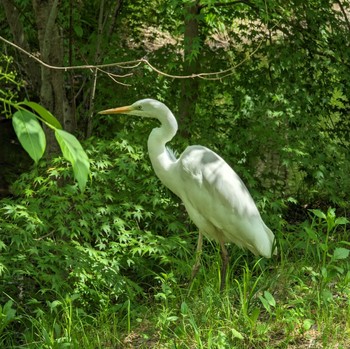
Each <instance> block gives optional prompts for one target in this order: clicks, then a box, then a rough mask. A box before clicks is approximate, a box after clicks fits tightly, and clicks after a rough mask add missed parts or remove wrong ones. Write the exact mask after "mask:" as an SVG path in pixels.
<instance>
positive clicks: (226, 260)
mask: <svg viewBox="0 0 350 349" xmlns="http://www.w3.org/2000/svg"><path fill="white" fill-rule="evenodd" d="M220 247H221V251H220V252H221V259H222V265H221V284H220V291H223V289H224V288H225V285H226V271H227V265H228V263H229V255H228V252H227V249H226V247H225V243H224V242H222V241H220Z"/></svg>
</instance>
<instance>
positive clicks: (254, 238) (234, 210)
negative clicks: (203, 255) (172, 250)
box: [100, 99, 276, 288]
mask: <svg viewBox="0 0 350 349" xmlns="http://www.w3.org/2000/svg"><path fill="white" fill-rule="evenodd" d="M116 113H123V114H131V115H138V116H142V117H149V118H156V119H158V120H159V121H160V123H161V126H160V127H157V128H154V129H153V130H152V132H151V133H150V136H149V138H148V152H149V156H150V159H151V162H152V166H153V168H154V171H155V173H156V175H157V176H158V177H159V179H160V180H161V181H162V183H163V184H164V185H165V186H167V187H168V188H169V189H170V190H171V191H173V192H174V193H175V194H176V195H177V196H179V197H180V198H181V200H182V201H183V203H184V205H185V207H186V210H187V212H188V214H189V216H190V217H191V219H192V220H193V222H194V223H195V224H196V226H197V227H198V229H199V239H198V247H197V256H198V258H197V261H196V264H195V266H194V269H193V273H192V277H194V275H195V273H196V272H197V270H198V268H199V255H200V252H201V248H202V235H201V234H204V235H205V236H206V237H208V238H209V239H214V240H215V241H217V242H218V243H219V244H220V246H221V251H222V258H223V264H222V270H221V287H222V288H223V287H224V284H225V273H226V267H227V263H228V255H227V251H226V248H225V243H227V242H232V243H235V244H236V245H237V246H239V247H242V248H247V249H249V250H250V251H251V252H252V253H254V254H255V255H261V256H264V257H267V258H270V257H271V255H272V253H273V252H274V253H276V250H274V251H273V248H274V234H273V233H272V232H271V230H270V229H269V228H268V227H267V226H266V225H265V223H264V221H263V220H262V218H261V216H260V213H259V211H258V209H257V207H256V205H255V203H254V200H253V199H252V197H251V195H250V193H249V191H248V189H247V188H246V186H245V185H244V183H243V182H242V180H241V179H240V178H239V176H238V175H237V174H236V172H235V171H234V170H233V169H232V168H231V167H230V166H229V165H228V164H227V163H226V162H225V161H224V160H223V159H222V158H221V157H220V156H219V155H217V154H216V153H214V152H213V151H212V150H210V149H208V148H206V147H203V146H200V145H193V146H189V147H187V148H186V149H185V151H184V152H183V153H182V154H181V155H180V157H179V158H178V159H176V157H175V154H174V153H173V152H172V151H169V149H168V148H167V147H166V144H167V143H168V142H169V141H170V140H171V139H172V138H173V137H174V136H175V134H176V132H177V122H176V119H175V117H174V115H173V114H172V112H171V111H170V110H169V108H168V107H167V106H166V105H164V104H163V103H161V102H159V101H156V100H153V99H143V100H140V101H137V102H135V103H134V104H132V105H131V106H126V107H120V108H114V109H108V110H104V111H102V112H100V114H116Z"/></svg>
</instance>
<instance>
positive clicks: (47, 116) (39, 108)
mask: <svg viewBox="0 0 350 349" xmlns="http://www.w3.org/2000/svg"><path fill="white" fill-rule="evenodd" d="M18 105H26V106H28V107H30V108H32V109H33V110H34V111H36V112H37V113H38V115H39V116H40V117H42V118H43V119H44V120H45V121H46V122H47V123H48V124H50V125H51V126H53V127H55V128H58V129H60V130H62V125H61V124H60V122H59V121H58V120H57V119H56V118H55V117H54V116H53V115H52V114H51V113H50V112H49V111H48V110H47V109H45V108H44V107H43V106H41V105H40V104H38V103H35V102H29V101H24V102H21V103H18Z"/></svg>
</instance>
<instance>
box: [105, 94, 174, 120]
mask: <svg viewBox="0 0 350 349" xmlns="http://www.w3.org/2000/svg"><path fill="white" fill-rule="evenodd" d="M166 110H168V107H167V106H165V105H164V104H163V103H162V102H159V101H156V100H154V99H150V98H147V99H141V100H139V101H137V102H135V103H133V104H131V105H128V106H125V107H119V108H112V109H107V110H102V111H100V112H99V114H129V115H137V116H143V117H148V118H157V117H158V115H159V114H160V113H161V112H162V111H166Z"/></svg>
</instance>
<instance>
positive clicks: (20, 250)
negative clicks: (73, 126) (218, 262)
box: [0, 134, 189, 310]
mask: <svg viewBox="0 0 350 349" xmlns="http://www.w3.org/2000/svg"><path fill="white" fill-rule="evenodd" d="M128 137H129V136H128V135H125V134H124V135H123V137H122V138H121V139H124V140H121V141H119V140H114V141H110V140H109V141H103V140H96V139H91V140H90V144H89V145H88V148H87V153H88V155H89V158H90V159H91V160H90V161H91V182H90V185H88V187H87V189H86V190H85V192H84V193H81V192H80V191H79V189H78V186H77V184H76V183H74V180H73V178H72V171H71V169H70V168H69V164H68V163H67V162H66V161H65V160H64V159H62V158H56V159H53V160H52V161H51V162H50V163H47V164H46V163H44V162H41V163H40V164H39V167H38V168H37V170H33V171H32V172H30V173H27V174H23V175H22V176H21V177H20V178H19V179H18V181H17V182H16V183H15V184H14V185H13V192H14V193H15V195H16V197H15V198H13V199H4V200H2V202H1V206H0V210H1V216H0V217H1V218H0V248H1V250H2V254H1V256H0V272H1V281H0V283H1V288H2V289H3V291H4V292H3V293H2V295H1V297H2V298H1V301H0V304H4V303H5V302H6V300H7V299H8V298H7V296H4V295H5V294H7V295H9V296H10V297H11V298H12V299H14V300H15V301H17V302H18V303H19V304H23V302H24V301H28V299H31V298H33V297H34V296H35V297H36V298H37V300H39V301H40V300H44V299H48V298H50V297H51V296H53V295H54V294H55V293H58V294H61V295H64V294H76V295H78V296H79V301H80V302H81V305H82V306H88V307H89V308H90V310H91V309H94V308H98V307H106V306H107V305H110V304H111V303H112V304H115V305H116V306H120V305H122V304H123V302H125V301H126V300H127V299H131V300H132V299H134V298H135V297H137V296H138V295H141V294H142V292H143V289H144V288H145V287H147V288H148V287H152V284H153V283H154V280H155V276H156V275H157V273H158V272H160V271H162V270H165V269H167V268H170V266H171V267H173V268H176V267H179V266H180V265H179V264H181V263H184V262H182V261H184V259H186V258H185V257H186V253H187V243H188V241H189V240H188V239H189V238H188V237H184V236H183V233H184V232H185V231H186V228H185V226H184V224H183V223H181V222H184V221H185V219H186V217H187V215H184V214H183V213H184V210H183V209H181V207H179V204H178V201H176V200H172V199H171V198H170V196H169V193H167V192H166V189H164V187H163V186H162V185H161V184H160V183H159V181H158V179H157V178H156V177H155V175H154V173H153V170H152V168H151V166H150V163H149V160H148V158H147V157H146V156H147V155H146V156H145V152H144V150H143V149H142V148H141V147H140V146H132V145H131V144H130V143H129V141H128ZM129 139H130V137H129ZM170 262H171V264H170ZM176 263H177V264H176ZM181 269H182V270H183V271H185V272H187V271H188V270H187V269H186V268H183V266H181ZM186 276H187V275H186ZM39 290H40V293H39V292H38V291H39ZM50 294H51V296H50Z"/></svg>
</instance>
